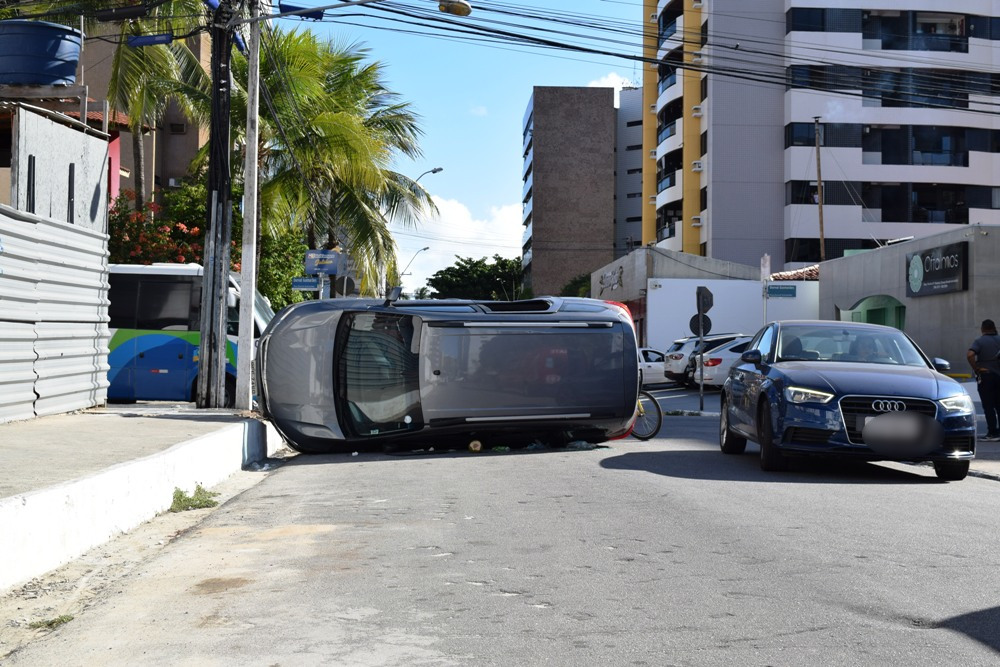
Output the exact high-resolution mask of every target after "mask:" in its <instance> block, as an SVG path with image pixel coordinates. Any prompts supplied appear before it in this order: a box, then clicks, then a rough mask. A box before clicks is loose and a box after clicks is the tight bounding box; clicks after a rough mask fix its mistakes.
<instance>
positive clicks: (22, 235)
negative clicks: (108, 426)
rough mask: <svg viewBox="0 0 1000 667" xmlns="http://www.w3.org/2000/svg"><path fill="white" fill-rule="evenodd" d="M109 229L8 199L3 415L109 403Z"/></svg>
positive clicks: (2, 301)
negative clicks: (32, 210)
mask: <svg viewBox="0 0 1000 667" xmlns="http://www.w3.org/2000/svg"><path fill="white" fill-rule="evenodd" d="M107 249H108V236H107V234H105V233H103V232H98V231H94V230H91V229H86V228H83V227H80V226H76V225H71V224H68V223H66V222H61V221H58V220H51V219H48V218H42V217H39V216H35V215H30V214H27V213H22V212H20V211H16V210H14V209H12V208H10V207H8V206H3V205H0V422H7V421H14V420H18V419H30V418H32V417H36V416H42V415H49V414H58V413H63V412H70V411H72V410H79V409H82V408H88V407H93V406H96V405H101V404H103V403H104V402H105V401H106V400H107V387H108V378H107V375H108V298H107V294H108V285H107V278H106V275H107V268H106V267H107V256H108V250H107Z"/></svg>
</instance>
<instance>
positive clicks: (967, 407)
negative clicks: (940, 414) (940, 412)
mask: <svg viewBox="0 0 1000 667" xmlns="http://www.w3.org/2000/svg"><path fill="white" fill-rule="evenodd" d="M938 403H940V404H941V407H942V408H944V409H945V412H972V411H973V409H974V406H973V405H972V398H971V397H970V396H969V395H968V394H958V395H957V396H949V397H948V398H942V399H941V400H940V401H938Z"/></svg>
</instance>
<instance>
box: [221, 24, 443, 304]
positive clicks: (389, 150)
mask: <svg viewBox="0 0 1000 667" xmlns="http://www.w3.org/2000/svg"><path fill="white" fill-rule="evenodd" d="M263 43H264V47H263V51H262V56H261V88H262V93H261V99H262V105H261V114H260V128H261V146H260V149H259V154H260V158H261V174H262V184H261V206H262V211H263V216H262V222H263V226H264V227H265V230H270V231H274V230H277V229H280V228H282V227H288V226H292V227H295V228H298V229H299V230H301V231H302V233H303V235H304V236H305V237H306V238H307V239H308V242H309V245H310V247H313V248H315V247H331V246H335V245H339V246H341V247H346V250H347V252H349V254H350V255H351V257H352V259H353V260H354V262H355V264H356V265H357V266H358V267H359V269H360V271H361V274H362V285H361V289H362V291H363V292H365V293H369V294H370V293H374V292H375V291H376V290H377V289H379V288H380V287H381V285H383V284H384V281H383V280H382V279H381V276H382V275H383V274H384V273H386V272H390V273H391V272H393V271H395V270H396V266H395V263H396V262H395V257H396V253H395V240H394V239H393V237H392V234H391V232H390V230H389V221H390V220H395V221H397V222H400V223H401V224H403V225H404V226H407V225H412V224H414V223H415V222H416V220H417V219H418V218H419V216H420V214H421V212H422V211H424V210H425V209H433V208H434V205H433V203H432V202H431V200H430V197H429V196H428V194H427V192H426V191H425V190H424V189H423V188H421V187H420V186H419V185H418V184H417V183H416V182H414V181H413V180H411V179H409V178H407V177H405V176H403V175H402V174H399V173H397V172H395V171H393V170H392V169H391V168H390V165H391V163H392V160H393V158H394V157H395V156H397V155H399V154H403V155H406V156H409V157H417V156H419V155H420V149H419V146H418V144H417V139H418V138H419V135H420V130H419V128H418V126H417V119H416V116H415V114H414V113H413V112H412V110H411V109H410V107H409V105H408V104H405V103H401V102H399V101H397V96H396V95H395V94H394V93H392V92H391V91H389V90H388V89H387V87H386V85H385V83H384V81H383V71H382V66H381V65H380V64H379V63H371V62H365V61H364V58H365V56H366V55H367V52H366V51H365V50H363V49H360V48H359V47H357V46H356V45H353V44H351V45H347V46H337V45H335V44H333V43H331V42H326V41H321V40H319V39H318V38H317V37H316V36H315V35H314V34H312V33H309V32H298V31H287V32H286V31H280V30H268V31H266V33H265V38H264V40H263ZM233 73H234V78H235V79H236V81H237V82H240V83H243V82H245V81H246V63H245V61H244V60H243V59H242V58H236V59H235V61H234V64H233ZM245 104H246V99H245V96H244V94H243V91H238V92H234V96H233V115H234V117H241V118H242V117H245V113H244V114H243V115H242V116H241V115H240V114H241V111H239V110H238V109H239V107H242V108H243V109H245Z"/></svg>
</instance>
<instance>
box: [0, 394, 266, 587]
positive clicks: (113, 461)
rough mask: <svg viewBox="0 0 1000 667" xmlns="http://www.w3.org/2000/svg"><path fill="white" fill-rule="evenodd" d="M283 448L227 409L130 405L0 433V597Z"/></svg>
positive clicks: (259, 425)
mask: <svg viewBox="0 0 1000 667" xmlns="http://www.w3.org/2000/svg"><path fill="white" fill-rule="evenodd" d="M283 446H284V442H283V440H282V439H281V436H280V435H278V433H277V431H275V430H274V428H273V427H272V426H270V424H268V423H266V422H263V421H260V420H258V419H254V418H252V417H249V416H243V415H240V414H239V413H236V412H234V411H232V410H214V411H213V410H196V409H195V408H194V406H193V405H192V404H188V403H182V404H166V403H139V404H136V405H128V406H109V407H107V408H96V409H92V410H85V411H82V412H78V413H73V414H68V415H55V416H51V417H41V418H38V419H34V420H30V421H24V422H15V423H9V424H0V530H2V534H3V544H4V546H3V548H2V549H0V592H3V591H5V590H7V589H8V588H10V587H12V586H14V585H16V584H18V583H20V582H24V581H27V580H29V579H31V578H33V577H36V576H39V575H41V574H44V573H45V572H48V571H50V570H53V569H55V568H57V567H59V566H60V565H63V564H64V563H67V562H69V561H71V560H72V559H74V558H76V557H77V556H79V555H81V554H83V553H84V552H86V551H87V550H88V549H91V548H92V547H95V546H97V545H99V544H103V543H104V542H107V541H108V540H110V539H112V538H114V537H116V536H117V535H120V534H122V533H125V532H128V531H130V530H132V529H133V528H135V527H136V526H138V525H139V524H141V523H143V522H145V521H148V520H149V519H151V518H153V517H154V516H156V515H157V514H158V513H160V512H163V511H165V510H166V509H168V508H169V507H170V505H171V502H172V501H173V493H174V489H176V488H179V489H181V490H183V491H184V492H186V493H188V494H190V493H191V492H193V491H194V489H195V486H196V485H198V484H200V485H202V486H203V487H206V488H209V487H212V486H214V485H216V484H218V483H219V482H221V481H223V480H225V479H226V478H227V477H229V476H230V475H232V474H233V473H235V472H237V471H239V470H241V469H244V468H253V467H254V466H259V464H261V463H262V462H264V461H265V460H266V459H267V458H268V457H269V456H271V455H273V454H274V453H275V452H277V451H278V450H279V449H281V448H282V447H283Z"/></svg>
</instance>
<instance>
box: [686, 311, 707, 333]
mask: <svg viewBox="0 0 1000 667" xmlns="http://www.w3.org/2000/svg"><path fill="white" fill-rule="evenodd" d="M699 321H700V322H701V324H700V327H701V330H700V331H699ZM688 326H689V327H691V333H693V334H694V335H695V336H697V335H699V334H701V335H702V336H704V335H705V334H707V333H708V332H709V331H711V330H712V320H710V319H708V315H705V314H704V313H702V314H700V315H695V316H694V317H692V318H691V322H690V323H689V324H688Z"/></svg>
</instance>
